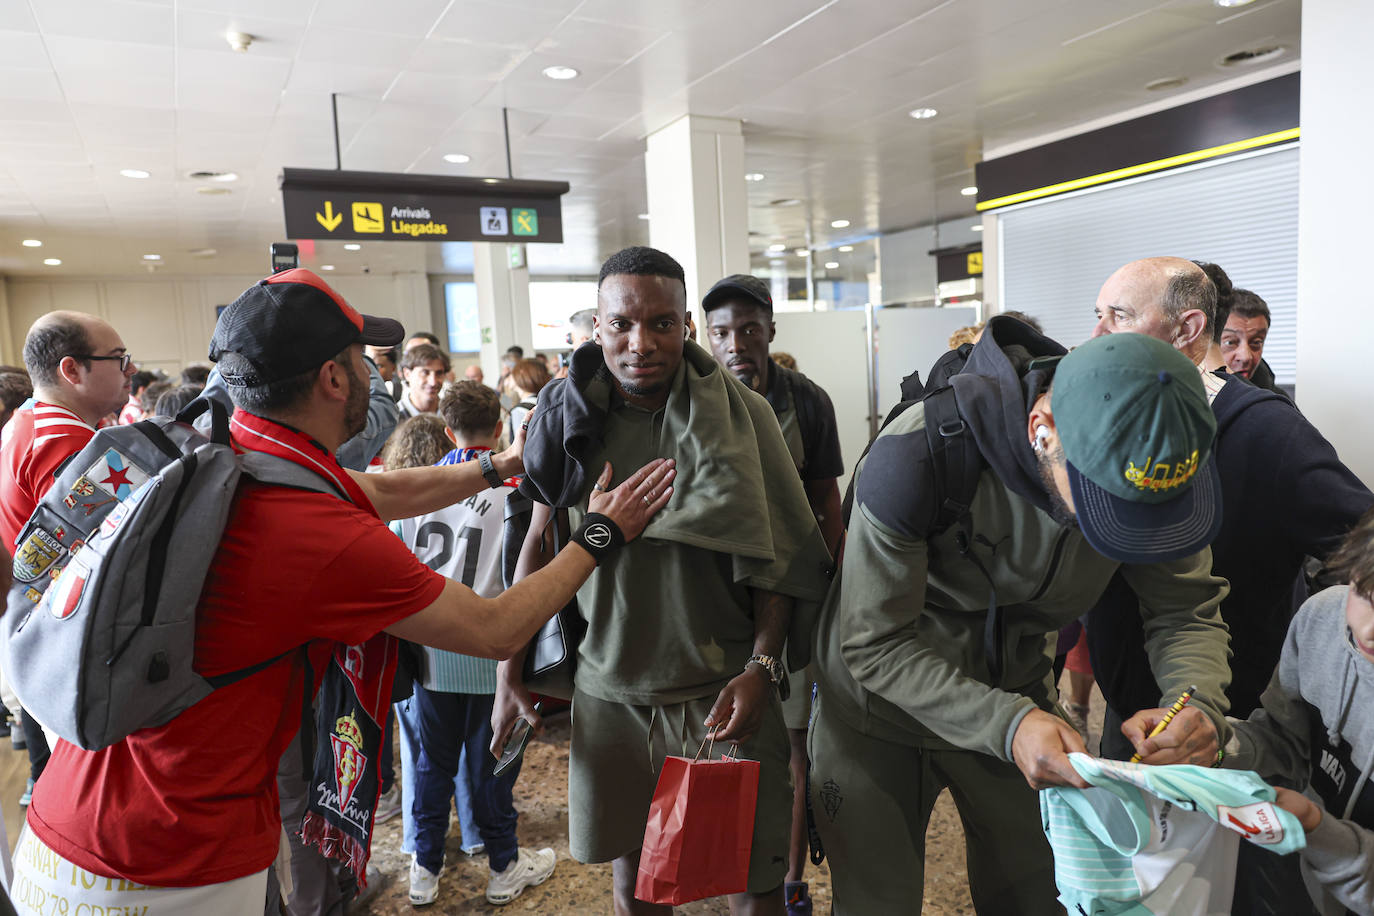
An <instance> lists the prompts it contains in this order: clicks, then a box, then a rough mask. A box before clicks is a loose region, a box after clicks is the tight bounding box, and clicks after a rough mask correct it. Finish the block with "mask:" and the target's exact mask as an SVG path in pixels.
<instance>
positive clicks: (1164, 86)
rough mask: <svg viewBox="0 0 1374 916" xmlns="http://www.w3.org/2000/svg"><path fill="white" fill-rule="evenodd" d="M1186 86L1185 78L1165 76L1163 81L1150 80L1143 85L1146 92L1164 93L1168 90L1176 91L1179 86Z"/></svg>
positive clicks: (1186, 79)
mask: <svg viewBox="0 0 1374 916" xmlns="http://www.w3.org/2000/svg"><path fill="white" fill-rule="evenodd" d="M1186 85H1188V77H1186V76H1166V77H1164V78H1163V79H1157V80H1151V81H1150V82H1148V83H1146V84H1145V91H1146V92H1164V91H1166V90H1169V89H1177V88H1179V87H1180V86H1186Z"/></svg>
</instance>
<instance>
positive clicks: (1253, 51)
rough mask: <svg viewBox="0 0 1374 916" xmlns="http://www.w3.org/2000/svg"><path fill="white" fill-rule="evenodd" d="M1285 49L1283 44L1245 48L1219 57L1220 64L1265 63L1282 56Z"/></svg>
mask: <svg viewBox="0 0 1374 916" xmlns="http://www.w3.org/2000/svg"><path fill="white" fill-rule="evenodd" d="M1287 50H1288V49H1287V48H1285V47H1284V46H1283V45H1264V46H1262V47H1258V48H1247V49H1245V50H1244V51H1237V52H1236V53H1234V54H1227V55H1226V56H1225V57H1223V58H1222V59H1221V65H1222V66H1223V67H1253V66H1254V65H1256V64H1267V63H1268V62H1269V61H1271V60H1274V59H1276V58H1279V57H1282V56H1283V54H1284V52H1285V51H1287Z"/></svg>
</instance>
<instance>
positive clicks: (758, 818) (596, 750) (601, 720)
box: [568, 690, 792, 894]
mask: <svg viewBox="0 0 1374 916" xmlns="http://www.w3.org/2000/svg"><path fill="white" fill-rule="evenodd" d="M771 698H772V699H771V702H770V703H769V704H768V708H767V709H766V710H765V711H764V715H763V722H762V724H761V725H760V727H759V733H758V734H757V735H755V736H754V737H753V738H751V739H750V740H748V741H746V742H744V743H743V744H741V745H740V750H739V755H740V757H743V758H745V759H750V760H757V761H759V800H758V806H757V808H756V809H755V812H754V847H753V853H752V856H751V858H750V861H749V893H751V894H763V893H767V892H768V891H771V890H773V889H774V888H777V887H780V886H781V885H782V882H783V878H785V877H786V875H787V844H788V837H789V834H790V831H791V828H792V778H791V772H790V770H789V769H788V758H789V756H790V749H789V745H788V740H787V729H786V727H785V726H784V725H783V721H782V706H781V703H780V702H779V700H778V698H777V694H776V693H772V694H771ZM715 701H716V694H715V693H712V694H711V695H710V696H706V697H701V698H699V699H696V700H688V701H687V702H685V703H673V704H669V705H666V706H627V705H625V704H623V703H612V702H609V701H607V700H602V699H598V698H597V697H593V696H590V695H588V694H585V693H583V692H582V691H580V690H578V691H576V692H575V693H574V695H573V707H572V748H571V752H570V754H569V756H568V845H569V847H570V848H571V851H572V855H573V858H575V859H577V860H578V861H579V862H610V861H612V860H614V859H618V858H620V857H621V856H623V855H627V854H630V853H633V852H636V851H638V850H639V848H640V846H642V845H643V843H644V825H645V823H646V822H647V821H648V818H649V804H650V802H651V801H652V800H653V796H654V787H655V786H657V785H658V774H659V771H660V770H661V769H662V767H663V759H664V758H665V757H667V756H668V755H670V754H671V755H678V756H683V757H693V756H695V755H696V752H697V748H698V747H699V746H700V745H701V742H702V739H703V738H704V737H705V736H706V727H705V726H704V725H702V724H701V723H702V722H703V721H704V720H705V719H706V716H707V714H708V713H709V712H710V711H711V706H712V705H713V704H714V703H715ZM724 751H725V747H724V746H722V745H719V744H717V745H716V746H715V756H716V757H719V756H720V755H721V754H722V753H723V752H724Z"/></svg>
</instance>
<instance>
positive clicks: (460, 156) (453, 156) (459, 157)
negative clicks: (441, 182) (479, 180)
mask: <svg viewBox="0 0 1374 916" xmlns="http://www.w3.org/2000/svg"><path fill="white" fill-rule="evenodd" d="M444 161H445V162H452V163H454V164H455V165H462V164H463V163H464V162H471V161H472V157H471V156H469V155H468V154H467V153H445V154H444Z"/></svg>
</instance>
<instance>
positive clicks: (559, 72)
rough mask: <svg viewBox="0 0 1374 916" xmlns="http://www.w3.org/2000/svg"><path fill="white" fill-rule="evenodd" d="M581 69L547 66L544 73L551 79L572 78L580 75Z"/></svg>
mask: <svg viewBox="0 0 1374 916" xmlns="http://www.w3.org/2000/svg"><path fill="white" fill-rule="evenodd" d="M578 73H579V71H578V70H577V69H576V68H575V67H563V66H554V67H545V68H544V75H545V76H547V77H548V78H549V79H551V80H571V79H576V78H577V77H578Z"/></svg>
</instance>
